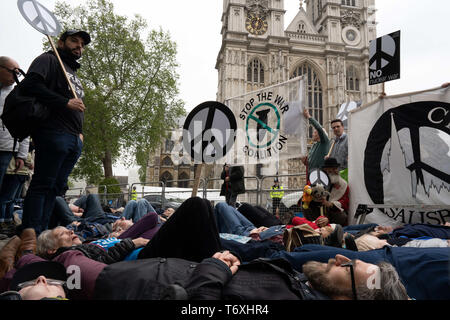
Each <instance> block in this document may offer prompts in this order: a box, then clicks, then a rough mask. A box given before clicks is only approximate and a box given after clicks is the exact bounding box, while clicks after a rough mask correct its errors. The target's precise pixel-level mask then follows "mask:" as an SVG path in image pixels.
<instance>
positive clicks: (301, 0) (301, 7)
mask: <svg viewBox="0 0 450 320" xmlns="http://www.w3.org/2000/svg"><path fill="white" fill-rule="evenodd" d="M303 2H304V1H303V0H300V8H299V9H300V10H301V9H303Z"/></svg>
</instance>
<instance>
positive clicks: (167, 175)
mask: <svg viewBox="0 0 450 320" xmlns="http://www.w3.org/2000/svg"><path fill="white" fill-rule="evenodd" d="M160 181H162V182H164V184H165V185H166V187H172V185H173V177H172V175H171V174H170V172H168V171H165V172H164V173H163V174H162V175H161V178H160Z"/></svg>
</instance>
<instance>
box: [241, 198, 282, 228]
mask: <svg viewBox="0 0 450 320" xmlns="http://www.w3.org/2000/svg"><path fill="white" fill-rule="evenodd" d="M237 210H238V211H239V212H240V213H241V214H242V215H243V216H244V217H245V218H247V219H248V220H249V221H250V222H251V223H252V224H253V225H254V226H255V227H257V228H259V227H272V226H279V225H282V224H283V223H282V222H281V221H280V219H278V218H277V217H276V216H274V215H273V214H272V213H270V212H269V211H267V210H266V209H264V208H262V207H261V206H253V205H251V204H249V203H246V202H243V203H241V205H240V206H239V207H238V208H237Z"/></svg>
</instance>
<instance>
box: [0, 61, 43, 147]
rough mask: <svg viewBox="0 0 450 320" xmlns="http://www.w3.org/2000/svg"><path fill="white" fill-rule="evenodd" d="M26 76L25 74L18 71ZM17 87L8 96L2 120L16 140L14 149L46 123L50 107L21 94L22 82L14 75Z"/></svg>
mask: <svg viewBox="0 0 450 320" xmlns="http://www.w3.org/2000/svg"><path fill="white" fill-rule="evenodd" d="M18 70H19V71H20V73H22V74H23V75H24V76H26V75H25V73H24V72H23V71H22V70H21V69H18ZM14 78H15V80H16V83H17V85H16V86H15V87H14V89H13V90H12V91H11V92H10V93H9V94H8V96H7V97H6V99H5V105H4V107H3V114H2V115H1V119H2V121H3V125H4V127H6V128H7V129H8V131H9V133H10V134H11V136H12V137H13V138H14V148H15V146H16V143H17V141H19V142H21V141H23V140H24V139H25V138H27V137H29V136H30V135H31V133H32V132H33V131H34V130H35V129H36V128H37V127H38V126H39V125H40V124H41V122H43V121H45V120H46V119H47V118H48V117H49V115H50V110H49V109H48V107H46V106H44V105H42V104H41V103H39V102H38V101H37V100H36V98H34V97H29V96H25V95H22V94H21V92H20V91H21V82H19V80H18V79H17V76H16V75H14Z"/></svg>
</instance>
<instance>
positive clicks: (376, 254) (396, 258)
mask: <svg viewBox="0 0 450 320" xmlns="http://www.w3.org/2000/svg"><path fill="white" fill-rule="evenodd" d="M234 249H235V252H237V254H240V252H239V250H238V249H239V248H234ZM339 256H345V257H346V259H342V258H340V257H339ZM270 258H271V259H275V258H283V259H286V260H288V261H289V262H290V263H291V264H292V266H293V268H294V269H296V270H297V271H299V272H304V273H305V274H306V275H308V272H312V271H311V270H310V269H311V268H310V267H306V269H305V266H306V265H307V263H308V262H309V261H317V262H318V264H316V265H315V266H314V268H320V269H321V270H323V271H324V272H326V273H327V272H330V274H333V275H334V273H335V272H337V271H338V272H343V270H341V269H344V270H345V271H346V272H347V280H348V281H350V280H351V269H350V268H341V269H339V268H335V266H336V267H338V266H340V267H342V266H345V267H347V266H349V265H350V264H352V265H353V272H354V276H355V279H356V280H358V278H359V277H360V275H359V271H361V270H362V271H363V273H364V272H365V270H367V269H364V268H363V269H360V267H361V266H366V265H365V264H371V265H379V263H380V262H387V263H389V264H390V265H392V266H395V270H396V272H397V273H398V276H399V278H400V280H401V282H402V283H403V285H404V286H405V288H406V291H407V293H408V296H409V297H411V298H414V299H417V300H429V299H432V300H435V299H438V300H442V299H445V300H449V299H450V273H449V272H448V262H449V258H450V255H449V250H448V248H408V247H391V246H384V247H383V248H381V249H377V250H370V251H351V250H347V249H342V248H335V247H330V246H321V245H316V244H305V245H303V246H301V247H298V248H296V251H295V252H286V251H278V252H275V253H273V254H271V255H270ZM355 268H356V269H355ZM372 268H373V267H372ZM355 270H356V272H355ZM377 279H378V280H377ZM347 280H345V279H344V281H347ZM372 280H377V281H375V282H374V283H372V282H371V285H372V284H373V285H374V286H377V285H379V283H380V282H379V280H380V278H379V277H378V278H377V277H375V278H373V279H372ZM316 285H318V284H316ZM355 285H357V283H356V282H355ZM318 290H319V289H318Z"/></svg>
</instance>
